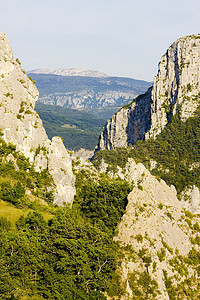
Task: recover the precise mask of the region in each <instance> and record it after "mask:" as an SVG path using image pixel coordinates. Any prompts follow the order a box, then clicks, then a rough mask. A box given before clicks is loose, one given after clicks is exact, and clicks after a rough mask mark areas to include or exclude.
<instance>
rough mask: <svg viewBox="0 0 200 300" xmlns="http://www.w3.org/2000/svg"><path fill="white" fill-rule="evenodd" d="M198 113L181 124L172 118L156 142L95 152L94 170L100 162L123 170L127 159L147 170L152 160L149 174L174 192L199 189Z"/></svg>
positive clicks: (199, 128) (143, 142)
mask: <svg viewBox="0 0 200 300" xmlns="http://www.w3.org/2000/svg"><path fill="white" fill-rule="evenodd" d="M199 145H200V111H197V112H196V115H195V116H194V117H191V118H189V119H187V121H186V122H183V121H181V120H180V119H179V117H178V115H176V116H174V117H173V119H172V121H171V123H169V124H168V125H167V126H166V127H165V128H164V129H163V130H162V132H161V133H160V134H159V135H158V136H157V138H156V140H154V139H149V140H146V141H138V142H137V144H136V145H134V146H131V145H130V146H129V147H128V148H118V149H116V150H110V151H109V150H101V151H99V152H97V153H96V156H95V158H94V161H93V164H94V165H95V166H96V167H98V166H99V165H100V162H101V159H102V158H104V160H105V162H106V163H108V164H109V166H110V168H112V169H113V170H115V169H116V166H117V165H119V166H120V167H122V168H124V167H125V165H126V162H127V160H128V157H133V158H134V159H135V160H136V161H137V162H142V163H144V164H145V166H146V167H147V168H150V165H151V160H153V161H156V162H157V165H156V167H155V168H154V169H153V170H152V171H151V172H152V174H153V175H156V176H158V177H161V178H162V179H164V180H165V181H166V182H167V184H168V185H171V184H173V185H175V187H176V189H177V191H178V193H181V191H183V190H184V188H185V187H186V186H192V185H196V186H197V187H199V188H200V181H199V176H200V166H198V165H195V163H196V162H198V161H200V146H199Z"/></svg>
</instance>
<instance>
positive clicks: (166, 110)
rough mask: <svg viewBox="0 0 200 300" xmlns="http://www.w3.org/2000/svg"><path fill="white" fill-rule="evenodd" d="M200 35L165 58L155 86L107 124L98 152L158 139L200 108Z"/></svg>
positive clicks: (183, 41)
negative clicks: (173, 120) (172, 124)
mask: <svg viewBox="0 0 200 300" xmlns="http://www.w3.org/2000/svg"><path fill="white" fill-rule="evenodd" d="M199 65H200V35H197V36H195V35H192V36H188V37H184V38H180V39H179V40H177V41H176V42H174V43H173V44H172V45H171V46H170V47H169V49H168V50H167V52H166V53H165V54H164V55H163V56H162V58H161V61H160V63H159V70H158V74H157V76H156V77H155V79H154V84H153V87H152V88H151V89H149V90H148V91H147V93H146V94H144V95H141V96H139V97H137V98H136V99H135V100H134V101H133V102H132V103H131V104H130V105H129V106H126V107H124V108H122V109H121V110H120V111H119V112H118V113H117V114H115V115H114V116H113V117H112V118H111V119H110V120H109V121H108V122H107V124H106V126H105V128H104V130H103V132H102V133H101V136H100V140H99V144H98V146H97V150H99V149H114V148H116V147H125V146H127V145H129V144H135V143H136V142H137V141H138V140H142V139H148V138H149V137H156V135H157V134H159V133H160V132H161V130H162V129H163V128H164V127H165V126H166V124H167V123H168V122H170V121H171V118H172V116H173V115H175V114H176V113H177V112H178V113H179V115H180V117H181V119H182V120H183V121H185V120H186V119H187V118H189V117H190V116H192V115H193V114H194V112H195V110H196V109H197V107H198V105H199V104H200V92H199V88H200V87H199V82H200V76H199V75H200V68H199Z"/></svg>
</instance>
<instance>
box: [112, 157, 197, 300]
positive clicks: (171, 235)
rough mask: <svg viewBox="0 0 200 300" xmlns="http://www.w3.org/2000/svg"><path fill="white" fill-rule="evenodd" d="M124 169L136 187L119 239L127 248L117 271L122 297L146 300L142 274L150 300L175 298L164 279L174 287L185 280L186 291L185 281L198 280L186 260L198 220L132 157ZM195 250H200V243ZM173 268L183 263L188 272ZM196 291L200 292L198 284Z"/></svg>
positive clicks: (124, 217)
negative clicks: (121, 287) (119, 277)
mask: <svg viewBox="0 0 200 300" xmlns="http://www.w3.org/2000/svg"><path fill="white" fill-rule="evenodd" d="M126 171H127V174H126V177H127V176H128V177H127V180H128V181H129V182H134V183H135V187H134V188H133V190H132V192H131V193H130V194H129V195H128V205H127V207H126V212H125V214H124V215H123V217H122V220H121V222H120V224H119V226H118V229H117V235H116V236H115V240H117V241H119V242H120V245H121V247H124V248H122V249H124V258H123V260H122V264H121V267H120V268H119V270H118V272H119V274H121V279H122V285H123V286H125V290H126V293H125V294H124V296H122V297H121V298H120V299H124V300H125V299H129V298H130V299H137V297H136V296H137V295H140V296H141V299H143V298H142V295H143V294H144V296H146V295H147V290H146V286H145V283H144V282H143V281H142V278H144V277H143V276H146V278H149V279H148V280H149V282H148V285H149V288H150V289H149V290H148V293H149V294H148V299H162V300H163V299H166V300H168V299H172V298H169V284H168V283H169V280H168V282H167V281H166V278H171V279H170V280H171V283H172V285H173V284H174V286H178V285H179V284H181V282H182V288H183V286H184V280H186V281H187V278H189V277H192V276H194V277H193V278H195V276H196V275H195V274H196V273H195V271H194V269H193V267H192V265H191V264H190V262H189V261H188V262H187V260H184V257H187V256H188V253H189V252H190V250H191V249H192V248H193V247H194V242H192V240H193V239H195V237H196V234H198V230H199V227H198V226H197V225H195V226H197V227H198V228H197V231H196V232H195V230H194V228H196V227H195V226H194V224H195V223H196V224H197V222H199V217H198V216H194V215H192V214H190V213H189V214H188V213H187V212H186V211H185V210H184V209H183V207H182V203H181V202H180V201H179V200H178V199H177V196H176V190H175V188H174V187H173V186H171V187H169V186H167V184H166V183H165V182H164V181H163V180H157V179H156V177H155V176H152V175H151V174H150V173H149V171H148V170H147V169H145V167H144V166H143V165H142V164H136V163H135V162H134V161H133V160H132V159H131V160H129V162H128V168H127V170H126ZM188 216H189V219H188ZM127 249H129V251H127ZM130 249H131V250H130ZM195 249H196V250H197V251H199V250H200V247H199V245H195ZM179 260H180V262H179ZM175 264H180V265H181V266H182V268H184V269H185V271H184V272H183V273H180V269H178V268H177V267H176V265H175ZM166 276H167V277H166ZM140 278H141V279H140ZM197 283H198V280H197ZM193 288H194V290H195V289H198V284H197V285H195V284H194V287H193ZM137 291H138V292H137ZM136 292H137V293H136ZM135 293H136V294H135ZM133 295H134V297H135V298H134V297H133Z"/></svg>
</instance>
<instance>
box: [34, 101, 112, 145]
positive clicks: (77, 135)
mask: <svg viewBox="0 0 200 300" xmlns="http://www.w3.org/2000/svg"><path fill="white" fill-rule="evenodd" d="M36 110H37V111H38V113H39V115H40V118H41V119H42V120H43V125H44V128H45V130H46V132H47V135H48V137H49V138H50V139H51V138H52V137H53V136H62V138H63V140H64V144H65V146H66V148H67V149H69V150H78V149H80V148H85V149H88V150H93V149H94V148H95V146H96V145H97V143H98V137H99V135H100V133H101V130H102V127H103V126H104V125H105V124H106V121H107V116H106V117H102V118H100V117H99V116H98V115H96V112H95V113H93V112H85V111H78V110H74V109H67V108H64V107H60V106H54V105H45V104H41V103H38V104H37V105H36ZM112 113H113V111H111V115H112Z"/></svg>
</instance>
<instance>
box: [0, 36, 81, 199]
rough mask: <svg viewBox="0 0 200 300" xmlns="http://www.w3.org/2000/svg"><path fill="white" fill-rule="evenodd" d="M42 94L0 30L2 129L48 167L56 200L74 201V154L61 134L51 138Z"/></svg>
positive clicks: (40, 164)
mask: <svg viewBox="0 0 200 300" xmlns="http://www.w3.org/2000/svg"><path fill="white" fill-rule="evenodd" d="M38 95H39V93H38V90H37V88H36V87H35V85H34V83H33V82H32V80H31V79H29V78H28V77H27V75H26V74H25V72H24V70H23V69H22V68H21V64H20V62H19V61H18V60H15V59H14V57H13V53H12V50H11V48H10V46H9V41H8V39H7V37H6V36H5V35H4V34H3V33H0V129H1V130H2V132H3V133H4V135H3V138H4V139H5V141H6V142H10V143H13V144H15V145H16V146H17V150H19V151H21V152H22V153H23V154H24V155H25V156H26V157H29V158H30V161H31V162H32V163H34V164H35V168H36V170H41V169H44V168H48V170H49V172H50V173H51V174H52V176H53V179H54V182H55V185H56V197H55V202H56V203H58V204H62V203H63V202H72V201H73V197H74V194H75V187H74V181H75V179H74V175H73V172H72V164H71V157H70V155H69V154H68V152H67V150H66V149H65V147H64V145H63V143H62V140H61V139H60V138H58V137H57V138H53V140H52V142H51V141H50V140H49V139H48V137H47V134H46V132H45V130H44V128H43V125H42V121H41V119H40V118H39V116H38V114H37V112H35V110H34V107H35V102H36V101H37V99H38ZM55 149H56V150H55ZM60 161H62V166H61V164H60Z"/></svg>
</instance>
